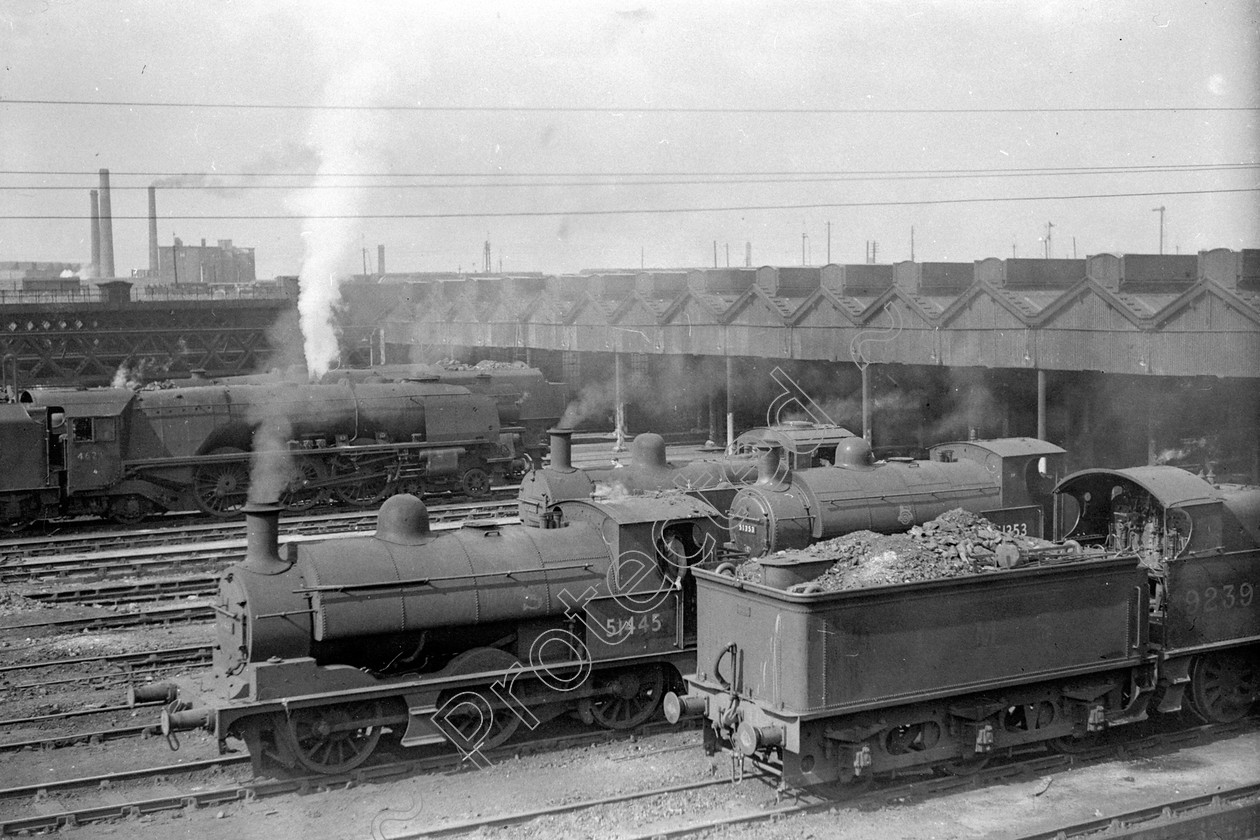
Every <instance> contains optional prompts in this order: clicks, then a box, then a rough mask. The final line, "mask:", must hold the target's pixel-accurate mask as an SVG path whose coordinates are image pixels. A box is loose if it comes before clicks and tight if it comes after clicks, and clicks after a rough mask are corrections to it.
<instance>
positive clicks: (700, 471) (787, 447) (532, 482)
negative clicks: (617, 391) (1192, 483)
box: [517, 421, 853, 527]
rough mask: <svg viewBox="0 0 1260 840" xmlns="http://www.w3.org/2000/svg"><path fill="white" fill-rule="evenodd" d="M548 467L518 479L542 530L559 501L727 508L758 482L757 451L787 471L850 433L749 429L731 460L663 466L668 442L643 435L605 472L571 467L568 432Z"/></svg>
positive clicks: (529, 515)
mask: <svg viewBox="0 0 1260 840" xmlns="http://www.w3.org/2000/svg"><path fill="white" fill-rule="evenodd" d="M549 434H550V435H551V461H550V463H548V464H547V465H546V466H541V467H535V468H534V469H531V470H529V471H528V472H526V473H525V476H524V477H523V478H522V479H521V489H520V494H519V496H518V499H517V500H518V504H519V509H520V517H521V521H522V522H525V523H527V524H531V525H536V526H539V527H543V526H545V524H546V522H547V518H548V516H549V514H550V512H551V511H552V509H553V507H554V505H555V504H556V502H559V501H561V500H563V499H589V498H593V497H603V498H606V497H620V496H627V495H640V494H644V493H655V492H659V491H663V490H681V491H684V492H688V493H693V494H695V495H699V496H701V497H702V498H704V499H705V501H707V502H709V503H710V504H712V505H713V506H714V507H716V508H717V509H718V510H719V511H721V512H723V513H725V512H726V511H727V510H728V509H729V508H730V506H731V501H732V500H733V499H734V497H735V492H736V490H738V488H739V487H740V486H743V485H745V484H749V483H751V482H753V481H754V480H756V478H757V447H758V446H760V445H763V444H767V443H773V444H777V445H778V446H779V447H780V448H781V451H782V452H783V454H784V458H785V459H786V460H787V463H788V466H789V467H790V468H792V469H807V468H810V467H815V466H819V465H820V464H822V463H824V462H826V463H830V462H829V461H827V460H826V459H828V458H830V457H831V455H832V453H833V452H834V451H835V447H836V445H837V444H838V443H839V442H840V441H842V440H845V439H848V438H852V437H853V433H852V432H850V431H848V430H847V429H843V428H841V427H839V426H833V425H824V424H817V423H810V422H805V421H789V422H786V423H779V424H776V425H773V426H768V427H765V428H758V429H750V430H749V431H747V432H744V433H743V434H742V435H740V436H739V437H738V438H736V439H735V442H734V445H733V446H732V447H731V450H732V451H731V454H729V455H724V456H718V457H713V458H699V459H696V460H694V461H689V462H687V463H685V464H682V465H675V464H672V463H670V462H669V461H668V460H667V457H666V452H665V439H664V438H663V437H661V436H660V435H658V434H654V433H651V432H645V433H643V434H640V435H637V436H636V437H635V438H634V440H633V441H632V442H631V444H630V458H629V463H628V464H624V465H620V464H619V465H617V466H614V467H610V468H606V469H577V468H576V467H574V466H573V463H572V460H571V457H570V453H571V451H572V436H573V433H572V431H571V430H567V429H551V430H550V432H549Z"/></svg>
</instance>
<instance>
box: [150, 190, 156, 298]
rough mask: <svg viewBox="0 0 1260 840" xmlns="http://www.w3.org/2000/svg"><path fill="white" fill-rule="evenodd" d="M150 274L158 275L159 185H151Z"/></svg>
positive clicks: (151, 275) (152, 275)
mask: <svg viewBox="0 0 1260 840" xmlns="http://www.w3.org/2000/svg"><path fill="white" fill-rule="evenodd" d="M149 276H150V277H157V276H158V240H157V187H149Z"/></svg>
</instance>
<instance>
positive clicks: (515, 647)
mask: <svg viewBox="0 0 1260 840" xmlns="http://www.w3.org/2000/svg"><path fill="white" fill-rule="evenodd" d="M558 508H559V510H558V516H557V518H556V519H555V520H554V524H555V525H556V527H552V528H546V529H542V528H532V527H528V526H523V525H508V526H481V525H468V526H465V527H464V528H462V529H460V530H457V531H454V532H449V533H445V534H440V535H439V534H436V533H433V532H431V531H430V530H429V527H428V515H427V511H426V509H425V507H424V503H423V502H421V501H420V500H419V499H417V498H416V497H414V496H410V495H398V496H394V497H392V498H390V499H388V500H386V502H385V503H384V504H383V505H382V507H381V510H380V514H379V517H378V526H377V530H376V533H375V534H374V535H373V536H370V537H351V538H346V539H338V540H329V541H326V542H317V543H302V544H300V545H292V544H291V545H289V546H288V547H287V550H286V551H284V552H283V553H281V552H280V551H279V550H278V547H277V543H276V528H277V525H276V522H277V518H278V515H279V508H278V507H276V506H254V505H250V506H248V507H246V508H245V511H246V517H247V523H248V524H247V529H248V533H249V547H248V556H247V559H246V560H245V562H243V563H241V564H239V565H237V566H234V567H233V568H232V569H230V570H229V571H228V572H227V573H226V574H225V575H224V576H223V577H222V579H221V582H220V588H219V596H218V608H217V612H218V614H219V618H218V623H217V627H218V629H217V643H216V645H215V649H214V670H215V674H216V676H217V678H218V680H219V682H220V693H221V695H222V698H223V699H222V701H221V702H218V703H217V704H216V705H214V706H211V707H203V708H196V709H184V710H171V709H168V710H167V711H166V712H165V713H164V715H163V729H164V730H165V731H166V732H168V733H169V732H170V731H173V730H178V729H185V728H194V727H206V728H209V729H211V730H213V731H215V732H217V733H218V736H219V738H220V742H221V743H222V741H223V739H224V738H226V737H228V736H229V735H235V736H238V737H240V738H242V739H243V740H244V741H245V743H246V744H247V746H248V748H249V751H250V754H251V757H252V758H253V759H254V761H255V764H256V767H257V769H259V770H260V771H261V770H262V769H263V768H264V767H266V766H268V765H270V764H271V763H272V762H274V763H276V764H279V765H281V766H283V767H288V768H295V767H297V768H304V769H305V770H307V771H313V772H319V773H339V772H344V771H347V770H350V769H352V768H354V767H356V766H358V765H359V764H361V763H362V762H363V761H365V760H366V759H367V758H368V757H369V756H370V755H371V754H372V752H373V750H374V749H375V748H376V746H377V743H378V742H379V741H380V739H381V737H382V734H383V732H384V730H386V729H388V730H390V731H391V733H392V735H393V737H394V739H396V740H397V742H398V743H400V744H401V745H402V746H405V747H412V746H419V745H424V744H434V743H443V742H447V741H450V742H452V743H454V744H455V745H456V746H457V747H459V748H460V749H461V750H463V751H464V752H465V754H466V755H467V756H468V757H469V758H470V759H472V760H474V761H476V760H478V757H480V756H482V751H484V750H487V749H490V748H492V747H494V746H496V745H498V744H500V743H502V742H503V741H505V740H506V739H507V738H508V737H510V736H511V735H512V734H513V733H514V732H515V731H516V730H517V729H518V728H519V727H520V726H521V724H525V725H526V726H527V727H530V728H532V727H536V726H538V725H539V724H540V723H541V722H544V721H547V720H549V719H552V718H554V717H556V716H558V715H561V714H564V713H566V712H575V713H577V714H578V715H580V716H581V717H582V718H583V720H585V721H586V722H588V723H597V724H599V725H601V726H605V727H608V728H612V729H621V728H631V727H634V726H637V725H639V724H641V723H643V722H644V721H646V720H647V719H648V718H649V717H651V716H652V715H653V714H654V713H655V712H656V711H657V710H658V709H659V707H660V702H661V698H662V697H663V695H664V693H665V690H666V689H667V688H670V687H672V686H674V685H676V684H677V683H678V679H679V675H680V674H681V673H683V672H685V671H688V670H690V669H691V668H692V666H693V663H694V660H693V658H692V650H693V649H694V641H695V614H694V595H693V594H692V592H691V589H690V582H689V581H690V578H689V577H688V576H687V574H686V572H687V570H688V569H689V568H691V567H693V566H714V565H715V564H716V562H717V560H718V546H719V544H720V541H721V537H722V533H721V527H720V525H719V524H718V523H717V522H716V521H715V519H714V511H713V509H712V508H711V507H710V506H709V505H707V504H706V503H705V502H703V501H701V500H699V499H696V498H693V497H691V496H687V495H684V494H672V495H669V496H665V497H660V498H649V497H633V498H629V499H626V500H624V501H621V502H611V501H606V502H593V501H576V500H569V501H563V502H560V503H559V505H558ZM347 557H352V558H353V562H351V563H347V562H346V558H347Z"/></svg>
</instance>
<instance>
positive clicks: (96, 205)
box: [88, 190, 101, 277]
mask: <svg viewBox="0 0 1260 840" xmlns="http://www.w3.org/2000/svg"><path fill="white" fill-rule="evenodd" d="M88 196H89V197H90V199H91V202H92V267H91V269H90V270H89V275H88V276H90V277H100V276H101V204H100V199H101V195H100V193H98V192H97V191H96V190H90V191H89V192H88Z"/></svg>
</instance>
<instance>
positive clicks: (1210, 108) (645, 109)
mask: <svg viewBox="0 0 1260 840" xmlns="http://www.w3.org/2000/svg"><path fill="white" fill-rule="evenodd" d="M0 105H38V106H60V107H93V108H98V107H99V108H181V109H190V108H195V109H215V110H242V111H381V112H397V111H413V112H418V113H489V114H495V113H543V114H572V113H590V114H836V115H845V116H860V115H870V116H878V115H885V114H899V115H909V114H931V115H941V114H1090V113H1100V114H1124V113H1178V112H1187V113H1197V112H1218V113H1229V112H1245V111H1260V106H1250V105H1233V106H1231V105H1188V106H1186V105H1183V106H1177V105H1135V106H1101V105H1100V106H1084V105H1080V106H1065V107H1057V108H1046V107H1041V108H1033V107H1017V108H1002V107H987V108H986V107H965V108H904V107H902V108H876V107H862V108H823V107H818V108H809V107H795V108H792V107H778V108H756V107H737V106H716V105H713V106H709V105H706V106H689V105H674V106H670V105H631V106H618V105H420V104H393V105H366V104H332V103H330V104H317V103H296V102H145V101H142V100H104V99H101V100H94V99H22V98H16V97H14V98H5V97H0Z"/></svg>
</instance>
